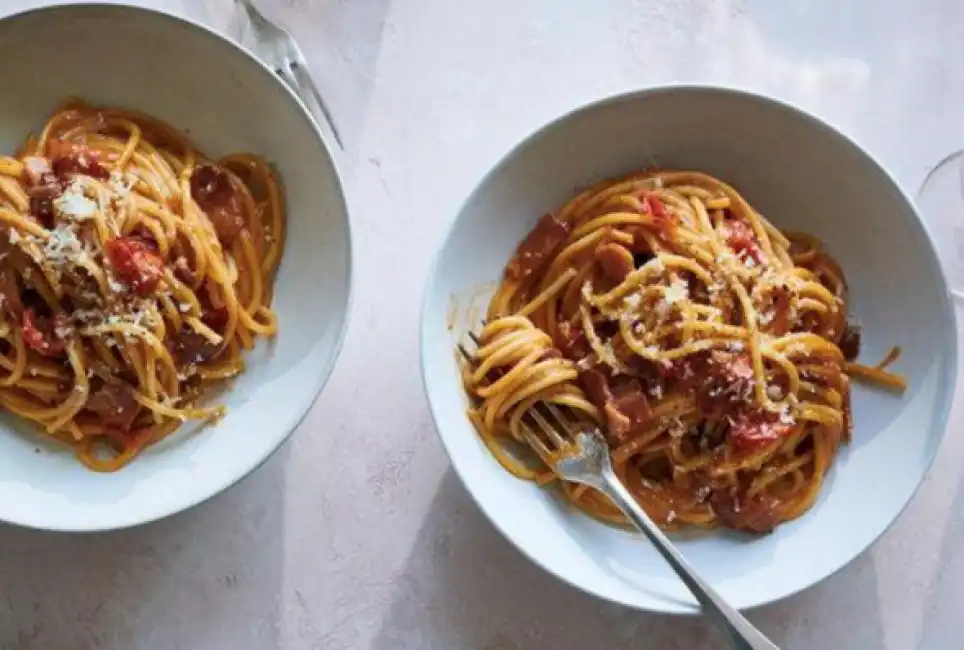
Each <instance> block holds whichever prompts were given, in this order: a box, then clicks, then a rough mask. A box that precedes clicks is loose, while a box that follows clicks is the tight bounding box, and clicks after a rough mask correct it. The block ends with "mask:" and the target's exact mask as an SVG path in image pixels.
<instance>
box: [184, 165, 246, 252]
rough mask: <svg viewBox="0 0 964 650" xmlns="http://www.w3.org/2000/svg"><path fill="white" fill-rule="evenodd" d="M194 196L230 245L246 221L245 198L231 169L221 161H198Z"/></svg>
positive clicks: (192, 175)
mask: <svg viewBox="0 0 964 650" xmlns="http://www.w3.org/2000/svg"><path fill="white" fill-rule="evenodd" d="M191 196H192V197H193V198H194V200H195V201H196V202H197V204H198V207H200V208H201V210H203V211H204V212H205V214H207V215H208V218H209V219H211V223H213V224H214V230H215V231H216V232H217V234H218V239H220V240H221V241H222V243H224V244H225V245H226V246H230V245H231V243H232V242H233V241H234V239H235V237H237V236H238V234H240V232H241V231H242V230H243V229H244V226H245V223H244V214H243V212H242V209H241V199H240V198H239V197H238V195H237V192H235V191H234V186H233V185H231V178H230V177H229V176H228V174H227V172H225V171H224V170H223V169H221V168H220V167H218V166H217V165H210V164H204V165H198V166H197V167H196V168H195V169H194V172H193V173H192V174H191Z"/></svg>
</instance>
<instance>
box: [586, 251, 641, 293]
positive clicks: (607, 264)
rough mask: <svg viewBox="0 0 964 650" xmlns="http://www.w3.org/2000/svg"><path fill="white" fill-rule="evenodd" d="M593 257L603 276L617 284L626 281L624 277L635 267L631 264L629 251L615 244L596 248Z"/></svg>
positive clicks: (631, 259)
mask: <svg viewBox="0 0 964 650" xmlns="http://www.w3.org/2000/svg"><path fill="white" fill-rule="evenodd" d="M593 256H594V257H595V258H596V261H597V262H599V266H600V267H601V268H602V271H603V275H605V276H606V277H607V278H609V279H610V280H612V281H613V282H615V283H616V284H619V283H620V282H622V281H623V280H625V279H626V276H627V275H629V274H630V273H632V272H633V269H635V268H636V265H635V264H634V262H633V254H632V253H630V252H629V249H628V248H626V247H625V246H623V245H621V244H617V243H615V242H606V243H604V244H600V245H599V246H597V247H596V250H595V252H594V253H593Z"/></svg>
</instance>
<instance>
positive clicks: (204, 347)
mask: <svg viewBox="0 0 964 650" xmlns="http://www.w3.org/2000/svg"><path fill="white" fill-rule="evenodd" d="M167 345H168V351H169V352H170V353H171V356H173V357H174V361H175V362H176V363H177V364H178V365H179V366H185V365H192V364H197V363H205V362H207V361H210V360H211V359H213V358H214V357H216V356H217V355H218V352H220V351H221V348H220V346H217V345H215V344H214V343H211V342H210V341H209V340H207V339H206V338H204V337H203V336H201V335H200V334H198V333H197V332H195V331H193V330H190V329H187V328H184V329H182V330H181V332H180V333H179V334H178V335H177V337H175V338H174V339H172V340H171V341H169V342H168V344H167Z"/></svg>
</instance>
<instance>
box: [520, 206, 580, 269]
mask: <svg viewBox="0 0 964 650" xmlns="http://www.w3.org/2000/svg"><path fill="white" fill-rule="evenodd" d="M568 236H569V226H568V225H567V224H565V223H563V222H562V221H559V220H558V219H556V217H555V216H554V215H552V214H546V215H544V216H543V217H542V219H540V220H539V223H538V224H536V227H535V228H533V229H532V231H531V232H530V233H529V234H528V235H526V238H525V239H523V240H522V243H521V244H519V247H518V248H517V249H516V251H515V255H513V256H512V259H511V260H510V261H509V265H508V266H507V267H506V275H507V276H508V277H509V278H510V279H512V280H523V279H525V278H527V277H529V276H530V275H532V274H533V273H534V272H535V271H537V270H538V269H539V268H541V267H542V265H543V263H544V262H545V261H546V260H547V259H549V257H550V256H552V254H553V253H555V252H556V249H558V248H559V246H561V245H562V243H563V242H564V241H566V237H568Z"/></svg>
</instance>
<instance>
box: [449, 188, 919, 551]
mask: <svg viewBox="0 0 964 650" xmlns="http://www.w3.org/2000/svg"><path fill="white" fill-rule="evenodd" d="M847 297H848V296H847V284H846V281H845V279H844V276H843V273H842V271H841V269H840V267H839V266H838V265H837V263H836V262H835V261H834V260H833V259H832V258H831V257H830V256H829V255H828V254H827V253H826V252H825V251H824V250H823V249H822V247H821V245H820V243H819V242H818V241H817V240H816V239H815V238H813V237H811V236H809V235H804V234H792V233H791V234H784V233H782V232H780V231H779V230H777V229H776V228H775V227H774V226H773V225H772V224H770V223H769V222H768V221H767V220H766V219H764V218H763V217H762V216H761V215H760V214H759V213H757V212H756V211H754V210H753V208H751V207H750V206H749V205H748V204H747V203H746V201H745V200H744V199H743V198H742V197H741V196H740V195H739V194H738V193H737V192H736V191H735V190H734V189H733V188H731V187H730V186H728V185H726V184H725V183H723V182H721V181H719V180H717V179H715V178H713V177H710V176H708V175H705V174H701V173H694V172H684V171H647V172H642V173H639V174H636V175H633V176H630V177H627V178H622V179H617V180H610V181H607V182H604V183H602V184H600V185H597V186H595V187H593V188H591V189H589V190H586V191H584V192H582V193H581V194H579V195H578V196H576V197H575V198H573V199H572V200H570V201H569V202H568V203H567V204H566V205H565V206H564V207H563V208H562V209H561V210H560V211H559V212H558V213H557V214H547V215H546V216H544V217H543V218H542V220H540V222H539V223H538V225H537V226H536V228H535V229H534V230H532V231H531V232H530V233H529V234H528V236H527V237H526V238H525V240H524V241H523V242H522V243H521V244H520V245H519V248H518V249H517V251H516V253H515V255H514V256H513V258H512V259H511V261H510V262H509V264H508V266H507V267H506V270H505V274H504V277H503V280H502V283H501V285H500V286H499V288H498V289H497V290H496V292H495V295H494V296H493V298H492V300H491V302H490V304H489V308H488V314H487V325H486V326H485V328H484V329H483V331H482V333H481V337H480V343H479V348H478V351H477V352H476V356H475V363H474V364H473V367H467V368H464V381H465V386H466V389H467V391H468V393H469V395H470V396H471V397H472V398H473V401H474V405H473V408H472V409H471V410H470V412H469V416H470V418H471V419H472V421H473V423H474V424H475V427H476V429H477V430H478V432H479V434H480V436H481V437H482V439H483V440H484V442H485V443H486V445H487V446H488V447H489V449H490V450H491V451H492V453H493V455H494V456H495V458H496V459H497V460H498V461H499V462H500V463H501V464H502V465H503V466H504V467H505V468H506V469H507V470H509V471H510V472H512V473H513V474H514V475H516V476H518V477H520V478H523V479H529V480H534V481H537V482H539V483H540V484H545V483H552V482H556V481H557V478H558V477H556V476H555V475H554V474H553V473H552V471H551V469H550V467H551V462H550V461H551V460H552V459H550V458H541V459H539V460H538V461H537V462H535V463H532V462H526V459H525V457H524V454H519V453H515V452H518V451H519V450H520V447H519V446H518V445H522V446H523V447H522V448H524V447H525V442H524V441H525V435H524V434H523V432H522V427H523V426H525V423H524V422H523V416H524V414H525V413H526V412H527V411H528V410H529V409H530V408H531V407H532V406H533V405H534V404H536V403H537V402H539V401H546V402H551V403H554V404H558V405H563V406H565V407H568V408H569V409H570V410H571V411H573V412H575V413H576V414H578V415H579V416H580V417H581V419H582V420H583V421H585V422H588V423H593V424H596V425H599V426H600V427H601V428H602V429H603V430H604V431H605V433H606V437H607V440H608V442H609V445H610V448H611V455H612V460H613V464H614V468H615V471H616V473H617V474H618V476H619V478H620V479H621V480H622V481H623V482H624V484H625V485H626V486H627V487H628V489H629V490H630V491H631V492H632V493H633V495H634V496H635V497H636V498H637V500H638V501H639V503H640V504H641V505H642V506H643V507H644V508H645V509H646V511H647V512H648V513H649V515H650V516H651V517H653V519H654V520H655V521H656V522H657V523H658V524H660V525H661V526H664V527H669V528H674V527H677V526H680V525H694V526H700V527H716V526H724V527H729V528H734V529H741V530H749V531H755V532H767V531H770V530H772V529H773V528H774V527H775V526H776V525H777V524H779V523H781V522H785V521H788V520H791V519H794V518H796V517H799V516H800V515H802V514H803V513H804V512H806V511H807V510H808V509H809V508H810V507H811V506H812V505H813V503H814V501H815V499H816V497H817V495H818V493H819V491H820V488H821V484H822V482H823V479H824V476H825V474H826V472H827V471H828V469H829V467H830V465H831V463H832V461H833V459H834V457H835V455H836V453H837V450H838V447H839V445H840V443H841V442H846V441H848V440H849V439H850V436H851V432H852V426H853V424H852V416H851V409H850V380H851V378H856V379H864V380H868V381H870V382H873V383H875V384H879V385H882V386H885V387H890V388H893V389H896V390H903V389H904V388H905V381H904V379H903V378H902V377H900V376H898V375H895V374H893V373H891V372H888V371H887V370H886V369H885V366H886V365H887V364H888V363H890V362H892V361H893V360H895V359H896V357H897V356H898V354H899V350H897V349H896V348H895V350H894V351H893V352H892V353H891V354H890V355H888V359H886V360H885V363H882V364H880V365H879V366H873V367H872V366H866V365H861V364H858V363H856V362H855V361H854V359H855V358H856V356H857V350H858V348H859V330H858V329H857V328H856V327H855V326H853V325H850V324H848V322H847V317H846V314H847ZM529 457H530V458H531V454H530V455H529ZM559 488H560V490H561V492H562V493H563V494H564V496H565V497H566V498H567V499H568V500H570V501H571V502H572V503H573V504H575V505H576V506H578V507H579V508H581V509H583V510H585V511H587V512H588V513H590V514H592V515H594V516H596V517H598V518H601V519H603V520H606V521H610V522H614V523H621V522H623V517H622V514H621V513H620V512H619V511H618V510H617V509H616V508H615V506H614V505H613V504H612V503H611V502H610V501H609V500H608V499H606V498H605V497H604V496H603V495H602V494H600V493H598V492H596V491H594V490H592V489H591V488H587V487H586V486H577V485H574V484H567V483H565V482H563V481H559Z"/></svg>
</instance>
